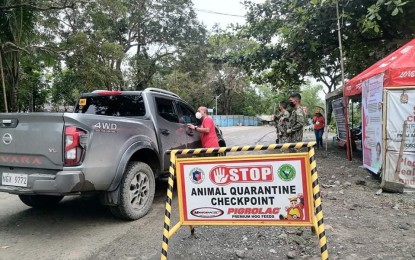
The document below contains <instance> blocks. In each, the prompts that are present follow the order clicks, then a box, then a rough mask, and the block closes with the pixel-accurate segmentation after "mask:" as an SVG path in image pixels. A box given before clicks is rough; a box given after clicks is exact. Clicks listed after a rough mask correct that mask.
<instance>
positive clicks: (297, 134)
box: [289, 131, 303, 153]
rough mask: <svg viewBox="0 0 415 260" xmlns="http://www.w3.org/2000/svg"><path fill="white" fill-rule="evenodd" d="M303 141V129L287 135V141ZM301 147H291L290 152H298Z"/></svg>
mask: <svg viewBox="0 0 415 260" xmlns="http://www.w3.org/2000/svg"><path fill="white" fill-rule="evenodd" d="M302 141H303V131H297V132H294V133H292V134H291V135H290V136H289V143H300V142H302ZM299 152H302V149H301V148H300V149H296V148H291V149H290V153H299Z"/></svg>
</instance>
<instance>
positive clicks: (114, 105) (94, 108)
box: [74, 95, 146, 116]
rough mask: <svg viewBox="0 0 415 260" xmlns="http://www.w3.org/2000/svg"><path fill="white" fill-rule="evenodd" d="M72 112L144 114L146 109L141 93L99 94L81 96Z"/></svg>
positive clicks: (107, 114)
mask: <svg viewBox="0 0 415 260" xmlns="http://www.w3.org/2000/svg"><path fill="white" fill-rule="evenodd" d="M74 113H83V114H94V115H105V116H144V115H145V113H146V109H145V106H144V100H143V97H142V96H141V95H100V96H87V97H81V98H80V99H79V100H78V104H77V106H76V108H75V110H74Z"/></svg>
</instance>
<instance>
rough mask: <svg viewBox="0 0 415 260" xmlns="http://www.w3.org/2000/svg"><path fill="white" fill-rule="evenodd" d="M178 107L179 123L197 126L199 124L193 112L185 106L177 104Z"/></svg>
mask: <svg viewBox="0 0 415 260" xmlns="http://www.w3.org/2000/svg"><path fill="white" fill-rule="evenodd" d="M178 107H179V110H180V123H183V124H194V125H199V124H200V122H198V120H197V119H196V116H195V111H193V109H191V108H190V107H188V106H187V105H186V104H184V103H182V102H179V103H178Z"/></svg>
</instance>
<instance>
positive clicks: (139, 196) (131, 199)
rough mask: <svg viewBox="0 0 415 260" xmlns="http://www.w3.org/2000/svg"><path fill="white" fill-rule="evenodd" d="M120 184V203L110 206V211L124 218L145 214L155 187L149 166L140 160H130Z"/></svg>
mask: <svg viewBox="0 0 415 260" xmlns="http://www.w3.org/2000/svg"><path fill="white" fill-rule="evenodd" d="M120 185H121V186H120V203H119V204H118V205H117V206H111V207H110V209H111V212H112V213H113V214H114V215H115V216H116V217H119V218H122V219H126V220H136V219H139V218H142V217H143V216H144V215H146V214H147V213H148V211H149V210H150V208H151V205H152V204H153V199H154V193H155V189H156V182H155V179H154V174H153V170H152V169H151V168H150V166H148V165H147V164H146V163H142V162H130V164H129V165H128V167H127V169H126V172H125V174H124V176H123V178H122V180H121V184H120Z"/></svg>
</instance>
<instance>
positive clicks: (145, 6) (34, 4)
mask: <svg viewBox="0 0 415 260" xmlns="http://www.w3.org/2000/svg"><path fill="white" fill-rule="evenodd" d="M336 4H338V6H339V16H337V15H336ZM245 5H246V10H247V16H246V24H245V25H243V26H240V25H234V26H232V27H230V28H228V29H226V30H221V29H219V28H218V27H214V28H206V27H205V26H204V25H203V24H201V23H200V22H199V21H198V20H197V16H196V13H195V10H194V9H193V4H192V1H191V0H160V1H150V0H100V1H98V0H91V1H86V0H38V1H32V0H13V1H12V0H0V72H1V74H0V79H1V81H0V84H1V87H0V92H1V95H0V97H1V98H0V109H1V111H3V112H16V111H19V112H29V111H43V110H44V107H45V104H48V105H49V106H50V107H51V108H52V110H58V109H59V108H60V109H62V108H65V107H68V106H70V105H73V104H74V103H75V100H76V98H77V97H78V96H79V94H80V93H82V92H89V91H93V90H96V89H107V90H142V89H144V88H146V87H158V88H163V89H167V90H171V91H173V92H176V93H178V94H179V95H180V96H181V97H182V98H183V99H185V100H187V101H188V102H190V103H191V104H192V105H193V106H195V107H196V106H198V105H200V104H206V105H207V106H209V107H212V108H213V107H215V104H216V101H217V107H218V113H219V114H225V115H227V114H241V115H257V114H272V113H273V110H274V109H275V103H277V102H278V101H280V100H282V99H286V98H287V96H288V94H289V93H291V92H293V91H300V90H301V91H302V93H303V94H304V97H305V98H304V100H303V103H304V104H307V105H308V106H313V105H319V104H321V103H322V101H321V100H320V98H319V97H318V95H317V93H318V91H319V90H322V91H324V92H325V93H328V92H331V91H333V90H335V89H336V88H337V87H339V86H340V85H341V71H340V56H339V53H340V52H339V41H338V37H337V35H338V31H337V28H338V27H337V22H338V21H339V23H340V28H341V35H342V39H341V40H342V43H343V51H344V67H345V76H346V78H350V77H352V76H354V75H356V74H357V73H359V72H361V71H362V70H363V69H365V68H366V67H368V66H369V65H371V64H372V63H373V62H375V61H377V60H378V59H380V58H381V57H383V56H384V55H385V54H387V53H389V52H390V51H391V50H394V49H396V48H397V47H399V46H401V45H402V44H404V43H405V42H407V41H408V40H409V39H411V38H413V37H414V36H415V15H414V14H415V1H404V0H370V1H367V0H357V1H341V0H337V1H336V0H312V1H310V0H298V1H292V0H281V1H264V3H263V4H255V3H250V2H249V1H246V2H245ZM310 79H312V80H311V81H310ZM316 90H317V91H316Z"/></svg>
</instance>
